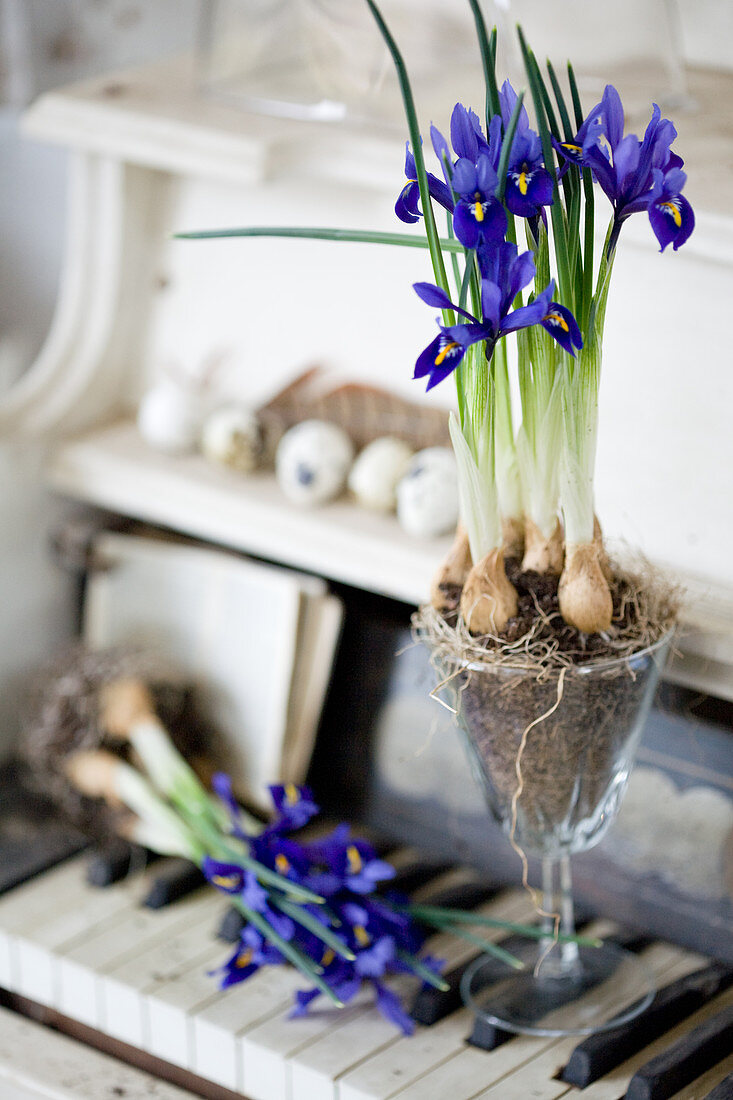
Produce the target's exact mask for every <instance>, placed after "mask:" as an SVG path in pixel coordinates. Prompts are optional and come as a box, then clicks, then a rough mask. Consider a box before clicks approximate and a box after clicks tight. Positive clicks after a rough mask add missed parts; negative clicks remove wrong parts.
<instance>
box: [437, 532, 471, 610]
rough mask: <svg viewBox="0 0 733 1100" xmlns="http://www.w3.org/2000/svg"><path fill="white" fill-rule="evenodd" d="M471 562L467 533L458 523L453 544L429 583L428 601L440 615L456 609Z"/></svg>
mask: <svg viewBox="0 0 733 1100" xmlns="http://www.w3.org/2000/svg"><path fill="white" fill-rule="evenodd" d="M472 564H473V559H472V558H471V547H470V545H469V542H468V535H467V533H466V531H465V529H464V528H463V527H462V526H461V525H460V524H459V525H458V527H457V528H456V535H455V538H454V540H453V545H452V546H451V548H450V550H449V551H448V554H447V556H446V558H445V560H444V561H443V562H442V563H441V565H440V566H439V568H438V570H437V572H436V573H435V575H434V576H433V580H432V583H431V585H430V603H431V604H432V606H433V607H434V608H435V610H436V611H438V612H440V614H441V615H443V616H446V615H451V614H453V613H454V612H455V611H457V610H458V605H459V603H460V601H461V591H462V589H463V586H464V584H465V583H466V578H467V576H468V574H469V572H470V569H471V565H472Z"/></svg>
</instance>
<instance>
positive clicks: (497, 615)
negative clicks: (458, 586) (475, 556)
mask: <svg viewBox="0 0 733 1100" xmlns="http://www.w3.org/2000/svg"><path fill="white" fill-rule="evenodd" d="M516 613H517V593H516V590H515V588H514V586H513V585H512V584H511V583H510V581H509V580H508V579H507V575H506V570H505V569H504V551H503V550H501V549H500V548H499V549H495V550H490V551H489V553H488V554H486V556H485V557H483V558H482V559H481V561H479V562H478V563H477V564H476V565H474V566H473V567H472V569H471V572H470V573H469V574H468V576H467V578H466V583H465V585H464V586H463V594H462V595H461V615H462V616H463V620H464V622H465V624H466V626H467V627H468V629H469V630H470V632H471V633H472V634H498V633H499V632H500V631H502V630H503V629H504V627H505V626H506V624H507V623H508V622H509V620H510V619H511V618H513V617H514V616H515V615H516Z"/></svg>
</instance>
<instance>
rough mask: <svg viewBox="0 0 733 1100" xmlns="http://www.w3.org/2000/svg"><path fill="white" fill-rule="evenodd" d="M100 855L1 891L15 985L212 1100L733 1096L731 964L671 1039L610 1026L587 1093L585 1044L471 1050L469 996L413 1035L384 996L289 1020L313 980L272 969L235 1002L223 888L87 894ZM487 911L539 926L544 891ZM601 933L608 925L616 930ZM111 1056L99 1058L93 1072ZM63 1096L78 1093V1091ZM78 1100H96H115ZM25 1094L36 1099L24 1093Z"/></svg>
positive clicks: (454, 963) (655, 948) (669, 960)
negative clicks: (157, 894) (155, 899)
mask: <svg viewBox="0 0 733 1100" xmlns="http://www.w3.org/2000/svg"><path fill="white" fill-rule="evenodd" d="M86 863H87V861H86V859H85V858H83V857H74V858H73V859H71V860H69V861H68V862H67V863H64V864H63V865H61V866H59V867H56V868H55V869H53V870H52V871H50V872H47V873H46V874H44V875H42V876H40V877H39V878H36V879H34V880H32V881H31V882H29V883H26V884H25V885H23V886H20V887H17V888H16V889H14V890H12V891H10V892H9V893H7V894H5V895H4V896H3V897H0V986H1V987H2V988H4V989H5V990H7V991H8V992H9V993H11V994H16V995H19V996H20V997H23V998H27V999H29V1000H31V1001H34V1002H36V1003H37V1004H39V1005H41V1006H44V1007H45V1008H46V1009H50V1010H53V1012H55V1013H58V1014H60V1015H61V1016H62V1017H66V1018H68V1019H70V1020H72V1021H76V1022H78V1023H81V1024H84V1025H86V1026H87V1027H89V1028H92V1029H94V1031H96V1032H99V1033H101V1034H103V1035H105V1036H109V1037H111V1038H112V1039H116V1040H121V1041H122V1042H124V1043H125V1044H127V1045H128V1047H131V1048H135V1050H137V1051H139V1052H141V1053H142V1054H143V1055H147V1056H150V1055H152V1056H153V1057H155V1058H157V1059H160V1060H161V1061H162V1062H164V1063H168V1064H170V1065H172V1066H175V1067H178V1070H179V1071H187V1072H189V1073H190V1074H193V1075H195V1077H196V1078H197V1079H199V1080H197V1081H196V1082H195V1084H191V1085H190V1088H192V1089H193V1090H194V1092H195V1094H196V1095H210V1096H212V1097H214V1096H217V1097H218V1096H221V1095H222V1092H221V1089H222V1088H223V1089H227V1090H230V1091H231V1092H233V1093H235V1094H241V1095H244V1096H246V1097H247V1098H248V1100H393V1098H394V1100H530V1098H531V1100H555V1098H558V1100H559V1098H560V1097H566V1098H568V1100H573V1098H574V1097H576V1096H577V1097H578V1098H579V1100H620V1098H622V1097H624V1096H626V1095H628V1097H629V1100H664V1098H668V1097H674V1100H707V1098H708V1097H710V1098H711V1100H712V1098H715V1100H723V1098H725V1097H728V1098H730V1097H733V1090H732V1089H731V1078H732V1077H733V986H732V985H731V984H730V981H733V978H729V977H728V976H727V975H728V972H723V974H724V976H725V980H722V979H721V980H720V981H718V982H717V984H716V982H715V981H713V980H712V979H711V981H710V984H709V995H707V994H706V993H705V991H706V990H708V985H706V984H705V983H698V984H700V985H701V990H702V992H701V991H700V990H697V991H696V992H694V995H693V994H691V993H690V992H689V990H687V991H686V992H684V995H681V994H679V993H675V991H674V990H673V991H672V992H673V993H674V994H675V996H674V997H673V998H672V1001H673V1007H674V1005H676V1006H677V1009H676V1015H675V1011H672V1009H669V1008H668V1009H665V1010H664V1011H665V1012H666V1013H667V1016H663V1015H662V1010H661V1009H660V1011H659V1014H658V1017H657V1026H656V1030H654V1029H652V1030H650V1036H649V1040H648V1041H647V1040H642V1042H643V1044H644V1045H640V1042H639V1040H638V1036H639V1035H643V1031H639V1030H638V1029H641V1028H643V1026H644V1025H643V1019H642V1020H640V1021H636V1022H635V1023H634V1025H633V1026H634V1028H635V1029H637V1030H635V1032H634V1036H635V1039H634V1041H633V1042H631V1046H630V1047H629V1046H628V1043H627V1044H626V1046H625V1045H624V1041H623V1039H622V1038H618V1037H615V1033H611V1036H610V1040H609V1041H612V1042H613V1043H615V1046H612V1047H609V1048H608V1049H609V1050H611V1049H612V1050H613V1051H617V1052H618V1055H617V1057H615V1058H614V1057H609V1058H607V1059H606V1064H604V1067H603V1071H602V1073H601V1075H600V1076H599V1077H598V1078H597V1080H594V1081H592V1082H591V1083H588V1084H587V1086H586V1087H585V1088H583V1089H582V1090H581V1089H579V1088H577V1087H576V1085H575V1084H573V1083H571V1081H570V1080H564V1079H563V1076H562V1071H563V1069H564V1067H565V1066H566V1065H568V1063H570V1060H571V1056H572V1055H573V1053H574V1052H576V1051H578V1052H579V1053H578V1055H577V1057H576V1059H575V1061H576V1063H578V1061H579V1060H580V1061H583V1057H585V1055H584V1056H583V1057H581V1054H580V1048H581V1047H582V1042H581V1041H579V1040H578V1038H573V1039H550V1038H539V1039H538V1038H530V1037H526V1036H512V1037H510V1038H508V1040H506V1041H502V1042H501V1043H499V1044H497V1045H496V1046H495V1048H494V1049H493V1050H491V1051H487V1050H483V1049H479V1048H478V1047H477V1046H475V1045H471V1044H469V1043H468V1042H467V1040H468V1038H469V1036H470V1035H471V1032H472V1024H473V1019H472V1016H471V1014H470V1013H469V1011H468V1010H467V1009H465V1008H462V1007H456V1001H455V990H454V991H453V993H449V994H446V995H444V998H445V999H444V1001H443V1002H442V1003H441V1002H440V1000H439V1002H438V1003H437V1005H436V1004H432V1005H431V1007H430V1018H432V1019H435V1020H436V1022H435V1023H433V1024H432V1025H431V1026H426V1027H423V1026H418V1027H417V1028H416V1032H415V1035H414V1036H412V1037H411V1038H405V1037H403V1036H401V1035H400V1034H399V1033H398V1032H397V1031H396V1029H395V1028H394V1026H393V1025H391V1024H389V1023H388V1022H387V1021H385V1020H384V1019H382V1017H381V1016H379V1015H378V1014H377V1012H376V1010H375V1009H374V1008H373V1007H372V1003H371V994H365V995H364V996H362V997H360V998H358V999H357V1000H356V1001H355V1002H354V1003H352V1004H350V1005H349V1006H348V1007H347V1008H345V1009H341V1010H337V1009H333V1008H331V1007H329V1006H326V1005H325V1003H324V1005H323V1006H322V1007H320V1008H318V1007H316V1009H315V1010H312V1011H311V1014H310V1015H308V1016H305V1017H303V1018H300V1019H296V1020H288V1019H287V1018H286V1017H287V1014H288V1011H289V1009H290V1006H291V1003H292V996H293V992H294V991H295V990H296V989H298V988H302V987H303V979H302V978H301V977H300V975H298V974H297V973H296V972H295V971H293V970H292V969H290V968H287V967H273V968H267V969H265V970H263V971H260V972H259V973H258V974H256V975H255V976H253V977H252V978H250V979H249V980H248V981H247V982H244V983H243V984H241V985H239V986H235V987H233V988H231V989H229V990H228V991H226V992H225V993H220V992H219V991H218V989H217V987H216V980H215V978H213V977H212V976H211V974H210V972H211V971H212V970H213V969H215V968H216V967H217V966H219V965H221V963H222V962H223V960H224V958H225V957H226V955H227V951H228V950H229V949H228V948H227V945H225V944H223V943H222V942H221V941H220V940H218V939H217V938H216V933H217V929H218V928H219V926H220V924H221V920H222V916H223V914H224V911H225V908H226V906H225V903H224V901H223V900H222V899H221V898H220V897H219V896H217V895H216V894H215V893H214V892H213V891H211V890H209V889H208V888H202V889H197V890H194V891H193V892H192V893H190V894H189V895H188V896H186V897H183V898H181V899H179V900H177V901H175V902H173V903H172V904H170V905H168V906H167V907H165V908H164V909H162V910H158V911H154V910H151V909H146V908H142V907H141V902H142V900H143V899H144V898H145V897H146V896H147V895H148V894H149V892H150V889H151V887H152V885H153V883H154V880H155V876H156V874H157V873H158V871H159V865H157V866H156V865H154V866H153V867H151V868H148V869H146V870H144V871H142V872H141V873H138V874H136V875H134V876H131V877H130V878H129V879H127V880H125V881H121V882H118V883H115V884H114V885H112V886H109V887H107V888H104V889H100V888H98V887H94V886H90V885H88V884H87V881H86ZM408 873H409V872H408ZM415 881H418V878H416V879H415ZM461 881H463V882H464V884H465V881H466V874H465V873H464V872H455V871H454V872H450V873H448V874H442V875H441V876H440V877H439V878H438V879H437V880H436V879H433V880H432V881H431V882H429V883H428V884H427V885H423V886H422V887H421V888H420V890H418V892H417V894H416V895H415V896H418V895H420V894H421V895H423V896H430V897H433V898H434V897H435V894H436V891H439V892H443V891H445V890H448V891H450V890H451V889H455V887H456V884H457V883H458V884H460V882H461ZM477 912H481V913H484V914H488V915H491V916H494V917H498V918H504V919H508V920H522V919H524V920H526V919H529V918H530V917H531V916H532V908H531V904H530V902H529V899H528V898H527V895H526V894H525V893H523V892H521V891H517V890H506V891H502V892H500V893H497V894H495V895H494V896H492V897H490V898H489V899H488V900H484V901H482V902H481V903H480V904H479V905H478V906H477ZM589 928H590V930H601V931H603V932H604V933H606V932H608V931H609V926H608V924H605V925H600V924H595V925H590V926H589ZM482 931H485V929H483V930H482ZM496 938H497V939H500V938H501V933H498V932H497V934H496ZM429 950H430V952H431V953H432V954H436V955H439V956H440V957H442V958H444V959H445V960H446V964H447V965H446V970H447V971H448V972H451V974H452V975H456V976H458V975H459V974H460V971H461V968H462V967H463V966H464V965H465V964H466V963H467V962H468V961H469V959H470V958H471V957H473V955H475V953H476V949H475V948H473V947H472V946H471V945H470V944H467V943H466V942H465V941H463V940H458V939H456V938H453V937H451V936H450V935H448V934H440V935H436V936H434V937H432V939H431V941H430V943H429ZM643 956H644V958H645V960H646V961H647V963H648V965H649V966H650V967H651V968H652V969H653V970H654V971H655V973H656V975H657V979H658V983H659V985H660V986H665V987H666V986H668V985H669V984H670V983H672V982H674V981H677V980H679V979H680V978H682V977H683V976H684V975H688V974H690V973H692V972H693V971H697V970H698V969H700V968H702V967H705V966H708V965H709V960H706V959H704V958H702V957H701V956H697V955H694V954H693V953H691V952H690V951H687V950H683V949H681V948H677V947H674V946H672V945H670V944H666V943H662V942H654V943H651V944H649V945H648V946H647V947H646V948H645V949H644V950H643ZM391 985H392V986H393V987H394V988H396V989H398V990H399V991H400V992H401V993H403V994H404V995H405V996H407V997H408V999H409V997H411V996H414V994H415V992H416V990H417V985H416V983H415V981H414V979H411V978H408V977H404V976H401V977H400V978H398V979H397V980H395V981H393V982H392V983H391ZM671 996H672V995H671V994H670V997H671ZM690 997H693V999H692V1000H690ZM695 998H696V999H695ZM319 1003H320V1002H317V1003H316V1004H317V1005H318V1004H319ZM685 1012H687V1013H688V1015H687V1018H685ZM670 1013H671V1015H670ZM6 1015H7V1013H5V1014H4V1015H3V1019H5V1016H6ZM667 1017H669V1019H668V1018H667ZM418 1018H419V1017H418ZM662 1019H663V1020H664V1030H663V1033H662V1034H660V1033H659V1031H660V1024H659V1021H660V1020H662ZM11 1020H12V1021H14V1024H13V1026H17V1027H21V1026H22V1025H24V1024H28V1021H23V1020H21V1018H20V1017H18V1016H12V1015H11ZM28 1026H32V1027H34V1028H37V1027H38V1026H39V1025H37V1024H33V1025H28ZM3 1027H4V1024H3ZM650 1028H651V1023H650ZM46 1034H47V1031H44V1036H45V1035H46ZM48 1034H49V1037H51V1033H48ZM53 1038H54V1041H55V1039H61V1038H62V1037H61V1036H57V1035H53ZM502 1038H504V1039H505V1038H506V1037H502ZM46 1041H47V1040H46V1039H45V1038H44V1040H43V1042H44V1043H45V1042H46ZM594 1041H597V1040H594ZM64 1042H71V1040H66V1039H65V1038H64ZM5 1046H7V1044H5ZM631 1049H633V1053H629V1050H631ZM0 1050H2V1051H3V1057H5V1056H6V1053H5V1052H4V1048H2V1047H0ZM44 1050H45V1047H44ZM591 1053H592V1052H591ZM31 1057H32V1056H31ZM102 1057H103V1056H102V1055H100V1054H98V1052H91V1051H90V1052H89V1059H90V1063H89V1064H90V1067H91V1066H92V1065H93V1064H96V1062H95V1059H97V1058H102ZM588 1058H591V1055H588V1057H585V1060H586V1061H588ZM591 1061H592V1058H591ZM601 1061H603V1060H601ZM618 1062H620V1064H616V1063H618ZM31 1064H32V1063H31ZM163 1068H164V1067H163ZM5 1072H6V1069H5V1068H4V1067H3V1065H2V1064H0V1097H3V1100H4V1098H5V1097H6V1096H8V1097H9V1098H13V1100H14V1097H13V1093H12V1092H7V1091H6V1092H3V1091H2V1082H3V1077H2V1074H3V1073H5ZM130 1072H132V1071H130ZM90 1073H91V1069H90ZM176 1079H177V1080H179V1081H180V1080H181V1077H180V1075H179V1077H178V1078H176ZM192 1080H193V1078H192ZM207 1082H208V1083H210V1091H208V1092H207V1088H208V1087H209V1086H207V1084H206V1083H207ZM726 1082H727V1083H726ZM18 1087H19V1088H24V1089H26V1092H30V1095H31V1096H35V1095H38V1096H45V1095H49V1096H51V1095H53V1096H54V1097H55V1096H57V1093H52V1092H47V1093H44V1092H43V1091H42V1090H39V1091H38V1092H37V1093H35V1094H34V1093H33V1092H32V1087H33V1086H32V1083H31V1082H30V1079H27V1080H24V1081H23V1082H21V1084H20V1085H19V1086H18ZM136 1087H137V1086H136ZM141 1087H142V1086H141ZM159 1089H160V1091H158V1092H147V1093H146V1092H140V1093H139V1095H140V1096H151V1097H153V1096H154V1097H158V1096H160V1097H161V1100H163V1098H165V1100H168V1098H169V1097H170V1098H171V1100H172V1098H173V1097H182V1096H185V1095H189V1094H188V1093H186V1092H185V1091H181V1090H180V1089H174V1088H173V1086H170V1085H163V1083H162V1082H159ZM166 1089H168V1091H165V1090H166ZM670 1089H671V1090H672V1091H670ZM726 1090H727V1091H726ZM58 1095H59V1096H64V1100H65V1094H63V1093H58ZM70 1095H72V1094H70ZM73 1095H74V1096H77V1095H78V1096H79V1097H80V1098H86V1096H87V1095H89V1096H94V1097H95V1100H96V1097H103V1096H104V1097H106V1096H107V1092H101V1091H100V1092H97V1093H86V1092H83V1091H80V1092H78V1093H76V1094H73ZM109 1095H110V1096H112V1095H124V1096H125V1097H126V1098H127V1100H129V1098H130V1097H133V1098H136V1097H137V1096H138V1093H136V1092H134V1091H133V1090H132V1085H131V1091H129V1092H124V1093H110V1094H109ZM18 1096H19V1097H20V1098H21V1100H26V1098H25V1095H24V1094H23V1092H22V1091H21V1092H19V1093H18Z"/></svg>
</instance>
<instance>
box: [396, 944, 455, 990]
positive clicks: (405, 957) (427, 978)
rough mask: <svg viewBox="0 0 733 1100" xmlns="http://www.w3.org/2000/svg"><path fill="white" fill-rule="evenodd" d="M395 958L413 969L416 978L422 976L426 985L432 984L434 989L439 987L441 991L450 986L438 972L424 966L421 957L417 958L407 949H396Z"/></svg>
mask: <svg viewBox="0 0 733 1100" xmlns="http://www.w3.org/2000/svg"><path fill="white" fill-rule="evenodd" d="M397 958H398V959H399V960H400V962H403V963H404V964H405V966H409V968H410V970H412V971H414V973H415V974H416V975H417V977H418V978H422V980H423V981H424V982H427V984H428V985H432V987H433V988H434V989H439V990H440V991H441V993H447V992H448V990H449V989H450V986H449V985H448V983H447V982H446V981H445V979H444V978H441V977H440V975H439V974H435V973H434V972H433V971H432V970H431V969H430V967H429V966H426V965H425V963H424V962H422V960H421V959H418V958H417V956H416V955H411V954H410V953H409V952H408V951H398V952H397Z"/></svg>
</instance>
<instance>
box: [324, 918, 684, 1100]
mask: <svg viewBox="0 0 733 1100" xmlns="http://www.w3.org/2000/svg"><path fill="white" fill-rule="evenodd" d="M588 931H589V932H593V933H595V932H596V931H597V929H596V928H595V927H591V928H589V929H588ZM645 961H646V962H647V964H648V965H649V966H650V967H651V969H652V970H653V971H654V972H655V973H658V972H660V971H661V972H666V971H668V970H670V969H672V968H673V967H674V966H675V965H677V966H684V965H687V957H686V956H685V953H684V952H682V951H680V950H679V949H677V948H672V947H668V946H667V945H665V944H656V945H655V946H654V947H653V948H652V949H650V950H649V951H648V952H647V953H646V955H645ZM463 1011H464V1012H466V1013H467V1012H468V1010H467V1009H464V1010H463ZM453 1019H455V1017H449V1019H448V1020H447V1021H445V1024H447V1023H449V1022H450V1021H451V1020H453ZM468 1019H469V1020H470V1015H469V1016H468ZM443 1026H444V1025H443V1024H439V1025H437V1028H440V1027H443ZM437 1028H431V1029H430V1031H429V1032H428V1034H432V1033H433V1032H435V1031H436V1030H437ZM576 1045H577V1038H576V1039H560V1040H558V1039H546V1038H536V1037H533V1036H523V1035H516V1036H514V1037H513V1038H512V1040H511V1042H507V1043H506V1044H504V1045H502V1046H500V1047H498V1048H497V1049H496V1050H494V1051H492V1053H491V1054H488V1055H487V1054H486V1053H485V1052H483V1051H478V1050H476V1049H475V1048H472V1047H469V1046H464V1047H459V1048H457V1049H456V1050H455V1051H453V1052H450V1053H448V1052H446V1053H445V1057H444V1058H443V1059H442V1060H441V1066H440V1067H430V1070H429V1072H423V1074H422V1076H421V1077H420V1079H419V1085H417V1086H416V1087H415V1088H414V1089H412V1087H411V1088H410V1089H409V1090H405V1091H404V1093H403V1092H399V1093H398V1095H399V1097H400V1100H417V1097H418V1096H424V1097H425V1098H426V1100H427V1097H432V1096H434V1095H435V1096H438V1095H440V1092H439V1091H434V1085H435V1089H437V1090H439V1089H440V1088H445V1085H446V1081H447V1080H452V1081H453V1084H452V1085H451V1087H450V1089H448V1090H447V1091H446V1092H445V1093H444V1095H450V1097H451V1100H473V1098H474V1097H475V1098H476V1100H479V1096H480V1098H481V1100H484V1098H486V1100H527V1097H530V1096H531V1097H532V1098H533V1100H535V1097H536V1098H537V1100H555V1098H556V1097H560V1096H565V1095H566V1093H568V1091H569V1086H568V1085H567V1083H566V1082H563V1081H560V1080H556V1079H555V1078H556V1076H557V1074H558V1071H559V1070H560V1069H561V1068H562V1066H563V1064H564V1062H565V1060H567V1058H569V1057H570V1054H571V1052H572V1050H573V1048H574V1047H575V1046H576ZM477 1058H478V1059H480V1060H481V1059H482V1060H483V1062H482V1061H479V1062H477V1061H476V1059H477ZM482 1064H483V1066H484V1067H485V1069H484V1079H485V1080H486V1081H487V1088H486V1090H485V1091H484V1092H480V1093H477V1089H480V1087H481V1079H482V1078H481V1076H480V1075H478V1076H477V1075H476V1070H477V1067H479V1066H480V1065H482ZM443 1065H445V1068H443ZM438 1069H439V1072H438ZM434 1072H435V1073H437V1077H436V1079H435V1082H433V1073H434ZM464 1081H465V1082H466V1084H465V1089H464V1085H463V1082H464ZM477 1082H478V1084H477ZM419 1087H422V1089H423V1092H422V1093H420V1091H419ZM471 1088H473V1091H470V1090H471ZM622 1094H623V1090H621V1091H617V1092H616V1093H615V1094H614V1096H613V1100H619V1097H620V1096H621V1095H622ZM378 1095H381V1094H378ZM388 1095H389V1094H388ZM367 1096H368V1097H369V1100H372V1094H371V1093H365V1095H364V1096H360V1097H359V1100H366V1097H367ZM342 1100H352V1098H351V1097H350V1096H348V1095H347V1094H343V1097H342ZM353 1100H356V1097H355V1098H353ZM583 1100H586V1093H583ZM608 1100H611V1097H610V1096H609V1098H608Z"/></svg>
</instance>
